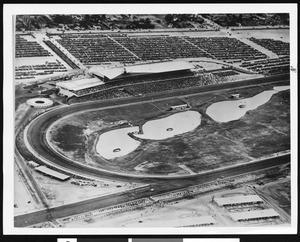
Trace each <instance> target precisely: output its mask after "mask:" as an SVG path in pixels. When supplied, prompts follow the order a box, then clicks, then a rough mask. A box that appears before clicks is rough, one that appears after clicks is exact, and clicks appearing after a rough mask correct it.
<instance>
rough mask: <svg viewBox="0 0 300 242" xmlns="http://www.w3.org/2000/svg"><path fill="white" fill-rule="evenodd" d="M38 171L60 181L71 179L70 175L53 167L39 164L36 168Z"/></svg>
mask: <svg viewBox="0 0 300 242" xmlns="http://www.w3.org/2000/svg"><path fill="white" fill-rule="evenodd" d="M35 170H36V171H38V172H41V173H43V174H44V175H47V176H50V177H53V178H55V179H58V180H60V181H66V180H68V179H70V176H67V175H65V174H62V173H60V172H57V171H54V170H52V169H49V168H48V167H46V166H39V167H36V168H35Z"/></svg>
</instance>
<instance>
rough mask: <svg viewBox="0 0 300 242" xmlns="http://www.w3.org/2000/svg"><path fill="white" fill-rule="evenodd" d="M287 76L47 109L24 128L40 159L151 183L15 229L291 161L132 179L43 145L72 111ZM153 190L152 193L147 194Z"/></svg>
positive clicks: (45, 213)
mask: <svg viewBox="0 0 300 242" xmlns="http://www.w3.org/2000/svg"><path fill="white" fill-rule="evenodd" d="M288 81H289V78H288V77H287V76H278V77H272V78H259V79H254V80H247V81H241V82H233V83H225V84H218V85H212V86H203V87H198V88H193V89H185V90H177V91H172V92H167V93H158V94H154V95H148V96H143V97H139V98H135V99H133V98H128V99H119V100H108V101H101V102H89V103H79V104H74V105H70V106H65V107H61V108H57V109H53V110H50V111H48V112H46V113H45V114H42V115H41V116H39V117H38V118H36V119H34V120H33V121H32V122H31V123H30V125H29V126H28V127H27V133H26V135H27V140H28V143H29V145H30V146H31V148H32V149H33V150H34V151H35V152H36V153H37V154H39V156H41V157H43V159H46V160H47V161H49V162H51V163H52V164H55V165H56V166H58V167H64V168H66V169H68V170H70V171H74V172H75V173H79V174H82V175H83V176H87V177H101V178H106V179H114V180H117V179H119V180H126V181H134V182H143V183H146V184H150V187H149V188H148V189H147V190H145V191H140V192H138V193H137V194H135V193H133V192H132V191H126V192H122V193H116V194H111V195H108V196H104V197H99V198H94V199H90V200H86V201H81V202H76V203H73V204H68V205H63V206H59V207H51V208H48V209H45V210H41V211H36V212H33V213H28V214H24V215H19V216H16V217H15V226H16V227H24V226H29V225H32V224H36V223H40V222H44V221H47V220H50V219H57V218H61V217H65V216H69V215H72V214H76V213H81V212H86V211H90V210H93V209H99V208H103V207H106V206H111V205H115V204H118V203H122V202H127V201H131V200H135V199H138V198H142V197H147V196H151V195H155V194H160V193H164V192H168V191H172V190H177V189H181V188H186V187H188V186H191V185H196V184H202V183H206V182H210V181H214V180H216V179H217V178H220V177H223V176H224V177H225V178H226V177H231V176H235V175H240V174H244V173H248V172H252V171H257V170H260V169H265V168H269V167H272V166H278V165H281V164H285V163H288V162H290V154H286V155H284V156H280V157H275V158H269V159H265V160H261V161H259V162H254V163H247V164H243V165H239V166H234V167H228V168H223V169H220V170H213V171H210V172H206V173H205V174H196V175H190V176H188V177H167V176H164V177H145V176H144V177H143V176H139V177H134V176H131V175H128V174H116V173H112V172H109V171H105V170H99V169H96V168H92V167H87V166H83V165H80V164H78V163H75V162H72V161H71V160H68V159H66V158H65V157H63V156H61V155H58V153H56V152H54V151H53V150H52V149H51V147H49V145H48V144H47V142H46V139H45V131H46V130H47V128H48V127H49V125H50V124H51V123H52V122H53V121H55V120H57V119H58V118H62V117H63V116H66V115H70V114H72V113H75V112H79V111H82V110H88V109H100V108H113V107H116V106H123V105H131V104H134V103H141V102H151V100H157V99H166V98H172V97H174V96H176V97H180V96H185V95H192V94H196V93H201V92H212V91H216V90H222V89H223V90H224V89H232V88H240V87H243V86H245V87H246V86H251V85H263V84H267V83H274V82H288ZM151 188H154V191H153V192H152V191H150V189H151Z"/></svg>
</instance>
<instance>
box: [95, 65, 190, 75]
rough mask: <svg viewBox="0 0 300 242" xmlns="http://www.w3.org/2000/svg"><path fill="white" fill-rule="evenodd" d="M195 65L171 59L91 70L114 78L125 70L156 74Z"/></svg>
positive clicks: (132, 72)
mask: <svg viewBox="0 0 300 242" xmlns="http://www.w3.org/2000/svg"><path fill="white" fill-rule="evenodd" d="M192 68H194V66H193V65H192V64H190V63H188V62H186V61H169V62H160V63H150V64H142V65H134V66H125V67H118V68H112V69H104V70H99V69H96V68H94V69H91V72H93V73H95V74H96V75H97V74H98V75H100V76H106V77H107V78H108V79H114V78H117V77H119V76H121V75H122V74H123V73H124V71H125V70H126V73H131V74H139V73H141V74H142V73H143V74H151V73H152V74H154V73H162V72H171V71H180V70H188V69H192Z"/></svg>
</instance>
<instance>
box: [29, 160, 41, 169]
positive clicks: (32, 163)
mask: <svg viewBox="0 0 300 242" xmlns="http://www.w3.org/2000/svg"><path fill="white" fill-rule="evenodd" d="M28 165H29V166H30V167H33V168H36V167H38V166H40V165H39V164H38V163H36V162H34V161H32V160H30V161H28Z"/></svg>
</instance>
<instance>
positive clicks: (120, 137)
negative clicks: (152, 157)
mask: <svg viewBox="0 0 300 242" xmlns="http://www.w3.org/2000/svg"><path fill="white" fill-rule="evenodd" d="M138 131H139V127H138V126H136V127H128V128H122V129H116V130H111V131H108V132H105V133H103V134H101V135H100V137H99V140H98V143H97V145H96V151H97V153H98V154H99V155H101V156H102V157H104V158H105V159H113V158H117V157H121V156H124V155H127V154H129V153H130V152H132V151H134V150H135V149H136V148H137V147H138V146H139V145H140V142H139V141H137V140H135V139H133V138H131V137H130V136H129V135H128V133H132V132H138Z"/></svg>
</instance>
